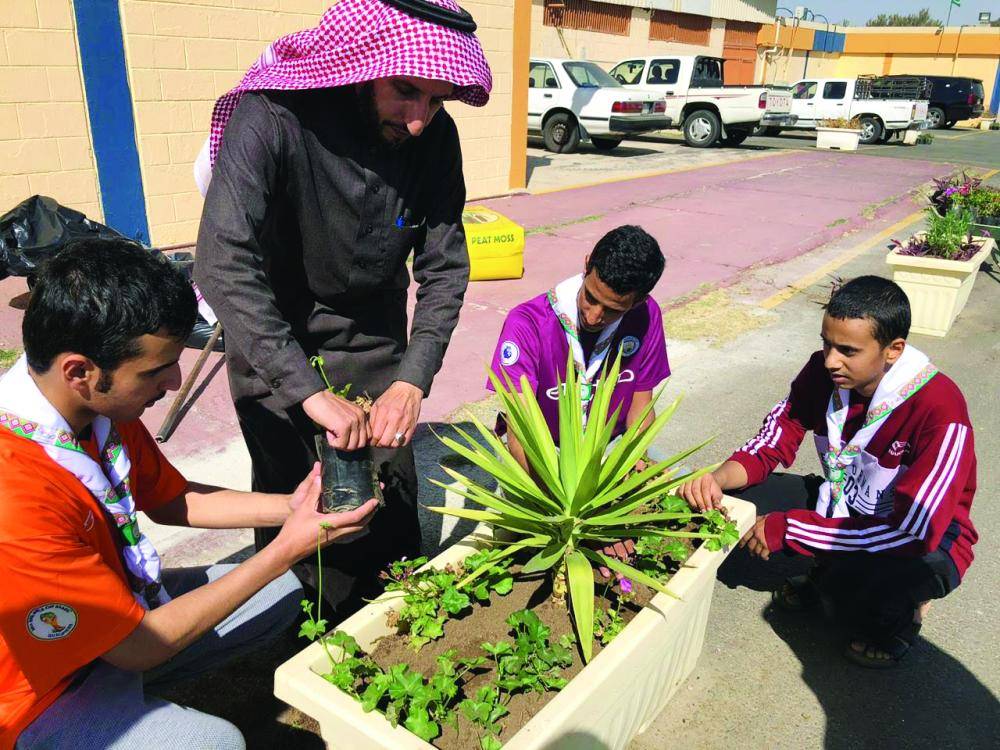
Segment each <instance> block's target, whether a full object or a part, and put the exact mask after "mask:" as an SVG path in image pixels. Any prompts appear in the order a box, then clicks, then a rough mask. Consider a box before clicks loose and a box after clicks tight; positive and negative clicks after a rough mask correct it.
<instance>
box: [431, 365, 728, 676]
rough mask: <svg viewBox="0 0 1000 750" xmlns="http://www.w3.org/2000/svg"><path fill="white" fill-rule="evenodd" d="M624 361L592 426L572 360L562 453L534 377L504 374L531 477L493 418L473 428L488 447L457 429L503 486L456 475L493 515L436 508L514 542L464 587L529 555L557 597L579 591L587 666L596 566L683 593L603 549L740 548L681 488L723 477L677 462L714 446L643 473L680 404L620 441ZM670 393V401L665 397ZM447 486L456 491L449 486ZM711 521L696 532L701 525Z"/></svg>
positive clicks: (597, 396)
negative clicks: (631, 542) (663, 543)
mask: <svg viewBox="0 0 1000 750" xmlns="http://www.w3.org/2000/svg"><path fill="white" fill-rule="evenodd" d="M620 365H621V357H620V355H619V357H618V358H617V359H616V360H615V362H614V364H613V365H612V366H611V367H610V369H607V368H605V371H604V372H603V373H602V377H601V380H600V382H599V384H598V385H597V388H596V390H595V393H594V395H593V399H592V401H591V408H590V411H589V415H588V416H587V419H586V420H584V413H583V410H582V409H581V406H580V396H579V394H580V387H581V386H580V381H579V379H578V377H577V374H576V371H575V368H574V365H573V361H572V359H570V360H569V362H568V364H567V369H566V372H567V376H566V382H565V385H564V387H563V388H561V390H560V396H559V434H560V438H561V439H560V445H559V447H558V449H557V448H556V445H555V442H554V440H553V438H552V435H551V433H550V431H549V428H548V426H547V425H546V423H545V419H544V417H543V416H542V411H541V409H540V407H539V405H538V401H537V400H536V398H535V394H534V391H533V390H532V388H531V386H530V384H529V383H528V381H527V379H526V378H524V377H522V378H521V382H520V384H519V385H520V387H517V386H515V384H514V383H513V382H512V381H511V380H510V378H509V377H507V376H506V374H505V375H504V382H501V380H500V378H498V377H497V376H496V375H495V374H494V373H492V372H491V373H490V380H491V382H492V383H493V386H494V388H495V390H496V393H497V395H498V396H499V398H500V401H501V404H502V407H503V409H504V411H505V413H506V419H507V423H508V426H509V429H511V430H512V431H513V432H514V435H515V436H516V437H517V439H518V441H519V442H520V444H521V445H522V447H523V448H524V453H525V456H526V458H527V461H528V464H529V466H530V468H531V471H530V472H528V471H525V470H524V469H523V468H522V467H521V465H520V464H519V463H518V462H517V461H516V460H515V459H514V457H513V456H512V455H511V453H510V452H509V451H508V450H507V447H506V445H505V444H504V443H503V442H502V441H501V440H500V439H499V438H498V437H497V436H496V435H495V434H494V433H493V431H492V430H490V429H489V428H488V427H486V426H485V425H484V424H483V423H482V422H480V421H479V420H478V419H475V418H474V417H473V423H474V425H475V427H476V429H477V431H478V432H479V434H480V436H481V438H482V442H480V441H479V440H477V439H476V438H474V437H473V436H472V435H470V434H468V433H467V432H465V431H463V430H461V429H456V432H457V433H458V435H459V436H460V437H461V441H459V440H455V439H452V438H448V437H442V438H441V440H442V442H443V443H444V444H445V445H447V446H448V447H449V448H451V449H452V450H453V451H455V452H456V453H458V454H459V455H461V456H462V457H464V458H465V459H467V460H468V461H470V462H471V463H472V464H474V465H475V466H477V467H479V468H480V469H482V470H483V471H485V472H486V473H487V474H489V475H490V476H491V477H493V478H494V479H496V481H497V483H498V485H499V486H498V487H497V488H496V489H491V488H488V487H486V486H484V485H483V484H480V483H478V482H475V481H473V480H472V479H469V478H468V477H466V476H463V475H462V474H460V473H459V472H457V471H455V470H453V469H450V468H445V469H444V470H445V472H447V473H448V475H449V476H451V477H452V479H455V480H457V481H458V482H459V484H460V486H461V488H462V489H460V490H458V491H459V493H460V494H461V495H462V496H463V497H465V498H466V499H467V500H470V501H472V502H474V503H477V504H478V505H481V506H483V507H484V508H485V510H477V509H471V508H446V507H440V508H431V510H434V511H436V512H438V513H442V514H445V515H451V516H457V517H459V518H466V519H470V520H473V521H480V522H485V523H488V524H491V525H492V526H493V527H494V528H499V529H504V530H506V531H507V532H510V534H512V535H513V537H514V538H513V541H510V542H509V543H507V544H506V546H502V547H499V548H497V549H495V550H493V551H492V552H491V554H490V555H489V556H488V557H487V558H486V559H485V560H484V561H483V562H482V564H481V565H480V566H479V567H477V568H476V569H475V570H472V571H471V572H470V573H469V575H468V576H466V578H465V579H464V580H463V581H461V582H460V584H459V587H460V588H461V587H463V586H465V585H467V584H468V583H469V582H471V581H474V580H475V579H476V578H477V577H478V576H480V575H484V574H486V573H487V572H489V571H490V570H491V566H492V564H493V563H494V562H495V561H497V560H500V559H503V558H506V557H508V556H511V555H514V554H515V553H517V552H519V551H521V550H531V551H533V552H534V554H533V556H532V557H531V558H530V559H529V560H528V561H527V563H526V564H525V565H524V567H523V568H522V569H521V573H523V574H530V573H541V572H545V571H551V575H553V577H554V585H553V590H554V593H555V594H556V595H557V596H560V597H564V596H565V594H566V593H568V594H569V601H568V607H569V609H570V612H571V614H572V618H573V621H574V624H575V626H576V631H577V635H578V642H579V645H580V650H581V654H582V656H583V659H584V661H585V662H586V661H589V660H590V658H591V656H592V653H593V652H592V649H593V641H594V632H595V627H594V626H595V623H594V570H593V568H594V567H606V568H610V569H611V570H613V571H615V572H616V573H618V574H619V575H621V576H624V577H625V578H627V579H629V580H630V582H631V581H637V582H639V583H642V584H644V585H646V586H648V587H649V588H651V589H654V590H655V591H660V592H663V593H665V594H668V595H669V594H670V593H671V592H670V591H669V590H668V589H667V588H666V587H665V586H664V585H663V583H661V581H660V580H659V579H658V577H656V576H655V575H651V574H650V572H647V571H644V570H641V569H639V568H637V567H633V566H631V565H629V564H627V563H626V562H623V561H622V560H619V559H616V558H613V557H611V556H608V555H606V554H604V553H603V552H600V551H598V549H599V548H603V547H605V546H607V545H609V544H612V543H615V542H619V541H622V540H625V539H635V538H642V539H646V538H649V539H675V540H681V539H685V538H686V539H701V540H703V541H704V543H706V544H709V545H714V546H715V548H716V549H719V548H721V547H722V546H723V545H728V544H731V543H733V542H735V541H736V537H737V534H736V529H735V526H734V525H733V524H730V523H728V522H727V521H726V519H724V518H723V517H722V516H721V514H719V513H718V512H715V513H714V514H695V513H692V512H691V510H690V508H688V506H687V504H686V503H685V502H684V501H683V500H682V499H680V498H678V497H677V496H676V495H675V494H673V491H674V489H675V488H676V487H678V486H679V485H680V484H682V483H684V482H687V481H690V480H692V479H694V478H696V477H698V476H701V475H702V474H705V473H707V472H709V471H711V470H712V468H714V467H707V468H704V469H701V470H698V471H693V472H682V471H681V470H680V469H679V468H678V467H677V464H678V463H679V462H680V461H683V460H684V459H685V458H687V457H688V456H690V455H691V454H692V453H694V452H695V451H697V450H699V449H700V448H702V447H703V446H704V445H706V444H707V443H708V442H709V441H705V442H703V443H700V444H699V445H696V446H695V447H693V448H690V449H687V450H684V451H681V452H680V453H678V454H676V455H674V456H672V457H670V458H668V459H667V460H665V461H661V462H659V463H655V464H653V465H650V466H646V467H644V468H640V467H641V464H639V462H640V460H641V459H643V457H644V456H645V455H646V450H647V449H648V448H649V446H650V444H651V443H652V442H653V440H654V438H655V437H656V436H657V434H658V433H659V432H660V430H662V429H663V427H664V426H665V425H666V424H667V422H668V421H669V420H670V417H671V416H672V415H673V413H674V410H675V409H676V408H677V405H678V401H679V400H678V401H674V403H673V404H671V405H670V406H669V407H668V408H667V409H666V410H664V411H663V413H661V414H659V415H657V416H656V417H655V419H654V420H653V422H652V424H651V425H650V426H649V427H648V428H643V426H642V425H643V424H644V423H645V422H646V419H647V418H648V417H649V415H650V414H651V413H652V410H653V405H654V404H655V403H656V401H657V399H656V398H654V399H653V400H652V401H651V403H650V404H649V405H648V406H647V407H646V408H645V410H644V411H643V412H642V414H641V415H640V416H639V418H638V419H636V420H635V422H634V423H633V424H632V426H631V427H629V428H628V429H627V430H626V431H625V432H624V434H622V435H621V437H620V438H619V439H618V440H617V441H616V442H614V443H612V432H613V430H614V426H615V424H616V423H617V420H618V413H619V411H620V408H621V407H620V406H619V407H618V408H617V409H615V411H614V412H613V413H609V412H610V411H611V410H610V405H611V396H612V392H613V390H614V386H615V384H616V383H617V382H618V375H619V370H620ZM656 395H657V396H659V393H657V394H656ZM437 484H439V485H440V486H442V487H443V486H445V485H444V484H443V483H441V482H438V483H437ZM696 518H700V519H702V520H703V523H702V524H701V525H700V526H699V527H698V528H697V529H695V530H691V529H690V528H686V527H687V526H688V525H689V524H690V523H691V521H692V519H696Z"/></svg>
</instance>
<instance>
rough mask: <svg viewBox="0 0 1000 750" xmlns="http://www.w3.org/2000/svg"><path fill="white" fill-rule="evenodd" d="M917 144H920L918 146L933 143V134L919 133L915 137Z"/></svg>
mask: <svg viewBox="0 0 1000 750" xmlns="http://www.w3.org/2000/svg"><path fill="white" fill-rule="evenodd" d="M917 143H918V144H920V145H924V144H930V143H934V134H933V133H927V132H921V133H920V134H919V135H918V136H917Z"/></svg>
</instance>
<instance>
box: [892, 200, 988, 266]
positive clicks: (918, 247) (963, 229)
mask: <svg viewBox="0 0 1000 750" xmlns="http://www.w3.org/2000/svg"><path fill="white" fill-rule="evenodd" d="M971 230H972V212H971V211H970V210H969V209H968V208H964V207H963V206H959V205H953V206H952V207H951V208H950V209H949V210H948V211H947V212H946V213H944V214H940V213H938V212H937V211H936V210H935V209H934V208H933V207H931V208H928V209H927V231H926V232H925V233H923V234H918V235H914V236H913V237H911V238H910V239H909V240H908V241H907V242H906V243H905V244H904V243H902V242H899V241H898V240H897V241H894V244H895V247H896V252H897V253H899V254H900V255H916V256H929V257H934V258H944V259H945V260H968V259H969V258H971V257H972V256H973V255H975V254H976V253H977V252H978V251H979V246H978V245H976V244H975V243H974V242H973V241H972V237H971V234H970V233H971Z"/></svg>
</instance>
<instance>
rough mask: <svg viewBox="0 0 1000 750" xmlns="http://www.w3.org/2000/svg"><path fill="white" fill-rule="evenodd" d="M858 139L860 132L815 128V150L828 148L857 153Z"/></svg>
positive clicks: (845, 129) (844, 129)
mask: <svg viewBox="0 0 1000 750" xmlns="http://www.w3.org/2000/svg"><path fill="white" fill-rule="evenodd" d="M860 139H861V131H860V130H848V129H847V128H816V148H828V149H832V150H834V151H857V150H858V142H859V140H860Z"/></svg>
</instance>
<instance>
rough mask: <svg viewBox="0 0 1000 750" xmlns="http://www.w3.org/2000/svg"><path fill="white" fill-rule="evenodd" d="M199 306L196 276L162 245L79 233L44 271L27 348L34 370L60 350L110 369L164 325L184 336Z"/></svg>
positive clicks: (27, 319) (25, 328)
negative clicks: (169, 256)
mask: <svg viewBox="0 0 1000 750" xmlns="http://www.w3.org/2000/svg"><path fill="white" fill-rule="evenodd" d="M197 313H198V303H197V302H196V300H195V297H194V290H193V289H192V288H191V283H190V282H189V281H188V280H187V279H185V278H184V276H183V274H181V273H180V271H178V270H177V269H176V268H173V267H172V266H171V265H170V262H169V261H168V260H167V259H166V258H165V257H164V256H163V255H161V254H160V253H159V252H157V251H150V250H147V249H145V248H143V247H142V246H141V245H137V244H136V243H134V242H130V241H129V240H124V239H121V240H111V239H87V240H77V241H75V242H71V243H69V244H68V245H67V246H66V247H65V249H63V250H62V251H61V252H59V254H58V255H56V256H54V257H53V258H51V259H50V260H48V261H47V262H46V263H45V264H43V266H42V268H41V270H40V272H39V275H38V281H37V283H36V284H35V287H34V289H33V290H32V293H31V301H30V302H29V303H28V309H27V311H26V312H25V314H24V323H23V324H22V326H21V331H22V335H23V338H24V351H25V354H26V355H27V359H28V364H29V365H30V366H31V369H33V370H34V371H35V372H45V371H47V370H48V369H49V367H51V366H52V361H53V360H54V359H55V357H56V356H57V355H59V354H62V353H63V352H76V353H78V354H83V355H84V356H86V357H89V358H90V359H91V360H93V362H94V363H95V364H96V365H97V366H98V367H100V368H101V369H102V370H106V371H108V372H111V371H114V370H115V369H116V368H117V367H118V366H119V365H121V363H122V362H124V361H125V360H127V359H131V358H132V357H135V356H137V355H138V354H139V352H140V348H139V342H138V339H139V337H140V336H142V335H144V334H147V333H155V332H156V331H159V330H160V329H161V328H165V329H166V330H167V331H168V332H169V333H170V335H171V336H175V337H177V338H178V339H186V338H187V337H188V336H189V335H190V333H191V329H192V328H193V327H194V321H195V317H196V316H197ZM108 383H109V384H110V381H108Z"/></svg>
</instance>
